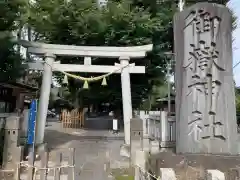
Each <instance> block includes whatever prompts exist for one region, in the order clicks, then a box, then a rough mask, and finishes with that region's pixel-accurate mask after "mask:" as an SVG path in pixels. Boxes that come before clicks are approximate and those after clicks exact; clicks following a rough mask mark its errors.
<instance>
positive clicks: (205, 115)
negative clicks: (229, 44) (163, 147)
mask: <svg viewBox="0 0 240 180" xmlns="http://www.w3.org/2000/svg"><path fill="white" fill-rule="evenodd" d="M220 21H221V19H220V18H219V17H211V14H210V13H209V12H206V11H205V10H204V9H199V10H196V11H192V12H191V13H190V14H189V16H188V17H187V18H186V26H185V33H188V34H187V35H185V38H186V39H185V40H186V41H187V42H188V48H185V53H186V55H187V57H186V58H185V59H184V64H183V68H184V69H185V70H186V71H187V73H188V80H187V83H188V92H187V95H186V96H187V97H190V99H192V102H193V108H192V112H191V113H192V115H191V116H189V118H188V126H189V133H188V134H189V135H190V134H192V133H194V140H195V141H199V140H200V138H210V137H215V138H222V139H225V135H224V129H223V122H222V120H221V119H218V118H216V109H217V105H218V96H219V93H218V92H219V89H220V88H221V84H222V83H221V80H220V78H219V73H221V72H223V71H225V70H224V68H223V67H222V66H221V65H220V63H219V62H218V54H219V52H218V51H217V49H216V36H217V33H218V30H219V25H220ZM189 33H192V34H189Z"/></svg>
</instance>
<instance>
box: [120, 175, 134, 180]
mask: <svg viewBox="0 0 240 180" xmlns="http://www.w3.org/2000/svg"><path fill="white" fill-rule="evenodd" d="M115 178H116V180H134V176H131V175H126V176H116V177H115Z"/></svg>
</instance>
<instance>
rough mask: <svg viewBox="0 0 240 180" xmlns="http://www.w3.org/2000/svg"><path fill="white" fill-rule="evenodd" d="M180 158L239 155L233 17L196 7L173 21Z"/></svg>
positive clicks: (221, 8)
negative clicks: (207, 155) (234, 81)
mask: <svg viewBox="0 0 240 180" xmlns="http://www.w3.org/2000/svg"><path fill="white" fill-rule="evenodd" d="M174 40H175V57H176V70H175V83H176V123H177V125H176V128H177V134H176V137H177V139H176V141H177V152H178V153H211V154H238V149H237V144H238V143H237V137H238V136H237V122H236V112H235V109H236V108H235V93H234V84H233V71H232V16H231V12H230V10H229V9H228V8H227V7H225V6H222V5H218V4H212V3H197V4H195V5H193V6H191V7H189V8H187V9H185V10H184V11H182V12H179V13H177V14H176V15H175V17H174Z"/></svg>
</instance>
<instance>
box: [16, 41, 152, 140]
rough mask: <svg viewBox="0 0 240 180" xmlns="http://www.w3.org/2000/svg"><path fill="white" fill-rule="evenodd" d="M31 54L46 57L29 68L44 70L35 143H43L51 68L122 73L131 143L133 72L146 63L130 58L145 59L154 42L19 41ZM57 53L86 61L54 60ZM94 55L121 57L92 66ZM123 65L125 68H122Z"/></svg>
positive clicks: (126, 131) (127, 136) (141, 69)
mask: <svg viewBox="0 0 240 180" xmlns="http://www.w3.org/2000/svg"><path fill="white" fill-rule="evenodd" d="M19 44H21V45H22V46H23V47H25V48H27V49H28V52H29V53H32V54H36V55H41V56H44V57H45V63H44V64H43V63H38V62H36V63H28V66H29V69H35V70H43V71H44V73H43V79H42V86H41V95H40V102H39V109H38V115H37V125H36V139H35V142H36V144H42V143H43V140H44V130H45V124H46V117H47V110H48V103H49V95H50V89H51V82H52V71H65V72H89V73H109V72H113V71H116V72H114V73H121V85H122V100H123V118H124V134H125V143H126V144H127V145H129V144H130V119H131V118H132V100H131V85H130V73H145V67H144V66H135V64H134V63H133V64H129V61H130V58H143V57H145V56H146V53H147V52H148V51H152V44H150V45H144V46H134V47H96V46H72V45H55V44H45V43H37V42H29V41H24V40H21V41H19ZM56 55H57V56H82V57H84V64H83V65H79V64H60V63H57V62H56V61H55V59H56ZM91 57H105V58H119V61H120V64H118V63H115V65H114V66H104V65H92V64H91ZM123 67H124V68H123Z"/></svg>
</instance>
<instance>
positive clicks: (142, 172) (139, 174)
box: [133, 150, 150, 180]
mask: <svg viewBox="0 0 240 180" xmlns="http://www.w3.org/2000/svg"><path fill="white" fill-rule="evenodd" d="M135 156H136V157H137V158H136V159H135V162H133V163H134V165H135V176H134V180H139V179H142V180H145V179H150V177H148V175H147V173H146V172H147V169H146V163H147V161H148V152H145V151H141V150H136V152H135Z"/></svg>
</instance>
